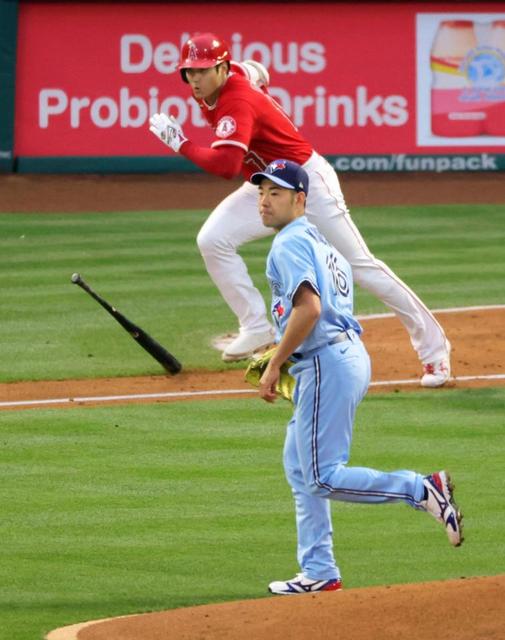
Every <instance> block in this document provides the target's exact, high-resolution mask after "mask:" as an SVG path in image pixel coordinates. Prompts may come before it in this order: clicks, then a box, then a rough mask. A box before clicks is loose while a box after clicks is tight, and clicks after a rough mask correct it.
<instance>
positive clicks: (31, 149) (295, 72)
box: [15, 2, 505, 170]
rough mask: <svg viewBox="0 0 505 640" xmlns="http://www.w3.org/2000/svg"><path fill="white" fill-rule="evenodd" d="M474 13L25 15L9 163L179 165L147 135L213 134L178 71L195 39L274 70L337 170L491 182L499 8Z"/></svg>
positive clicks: (502, 50) (500, 99)
mask: <svg viewBox="0 0 505 640" xmlns="http://www.w3.org/2000/svg"><path fill="white" fill-rule="evenodd" d="M438 6H439V7H440V9H437V7H438ZM472 6H473V5H469V4H464V3H462V4H460V5H458V4H457V3H452V5H448V4H447V3H446V4H440V5H437V4H434V3H430V5H429V9H430V11H429V13H428V12H426V11H425V10H424V8H425V7H426V5H424V4H423V3H384V4H381V3H373V4H372V3H371V4H363V3H360V4H350V3H349V4H347V3H336V4H331V3H330V4H326V3H308V4H298V3H296V4H293V5H289V6H288V5H283V6H282V7H275V6H274V5H271V4H264V3H258V4H244V5H239V4H219V5H213V4H212V3H200V4H198V3H197V4H190V5H189V4H188V5H185V4H182V3H181V4H179V3H178V4H169V3H138V4H137V3H124V4H121V5H119V4H115V3H107V2H104V3H68V4H66V3H47V4H46V3H41V2H37V3H31V2H23V3H21V5H20V12H19V33H18V59H17V83H16V128H15V152H16V155H17V156H19V157H23V156H25V157H32V158H34V157H35V158H36V157H45V158H51V157H95V158H96V157H111V156H113V157H127V158H128V157H129V158H134V157H143V158H146V157H153V158H154V157H156V156H162V155H171V152H169V151H168V150H167V151H166V152H165V149H164V148H160V143H159V141H157V140H156V139H155V138H154V136H152V134H150V133H149V130H148V119H149V116H150V114H152V113H154V112H157V111H164V112H167V113H171V114H173V115H174V116H175V117H176V118H177V119H178V120H179V122H180V123H181V124H182V126H183V128H184V131H185V133H186V135H187V136H188V137H189V138H190V139H192V140H193V141H195V142H197V143H200V144H207V143H208V142H209V141H210V140H211V139H212V134H211V131H210V130H209V129H208V127H207V125H206V124H205V123H204V120H203V118H202V117H201V114H200V112H199V108H198V106H197V104H196V102H195V101H194V100H193V99H192V98H191V96H190V91H189V87H188V85H187V84H185V83H184V82H183V81H182V79H181V76H180V73H179V71H178V69H177V64H178V59H179V50H180V46H181V43H182V42H184V41H185V40H186V39H187V38H188V37H189V35H190V34H192V33H194V32H197V31H199V32H206V31H211V32H215V33H217V34H219V35H220V36H222V37H223V38H224V39H226V40H227V41H228V42H229V45H230V47H231V52H232V56H233V58H234V59H236V60H238V61H240V60H244V59H256V60H258V61H260V62H262V63H263V64H264V65H265V66H266V67H267V68H268V69H269V72H270V76H271V86H270V93H271V95H272V96H273V97H275V99H276V100H277V101H278V102H279V103H280V105H281V106H282V108H283V109H284V110H285V111H286V112H287V114H288V115H289V116H290V117H291V118H292V120H293V121H294V123H295V125H296V126H297V127H299V128H300V130H301V131H302V132H303V134H304V135H305V136H306V137H307V138H308V139H309V141H310V142H311V143H312V144H313V145H314V147H315V148H316V149H317V150H318V151H319V152H320V153H322V154H325V155H327V156H329V157H332V158H334V159H335V162H337V161H338V162H340V164H341V167H340V170H346V169H354V170H365V169H366V170H374V167H373V166H369V167H367V166H366V163H367V162H368V161H370V159H375V166H376V167H377V168H379V169H380V170H414V169H419V170H423V168H424V167H422V166H421V165H420V162H421V160H422V159H423V157H424V156H428V157H431V161H432V162H433V163H434V162H435V160H437V156H438V155H442V156H443V157H444V158H445V163H441V164H439V165H437V166H435V165H434V164H433V166H432V167H431V169H430V170H449V169H453V168H469V169H474V168H480V169H491V170H492V169H497V168H500V167H499V162H500V159H499V156H500V154H504V153H505V2H504V3H503V4H501V3H490V4H486V3H479V5H478V12H477V11H471V10H469V9H470V8H471V7H472ZM448 7H450V11H448ZM457 9H460V10H457ZM463 9H464V10H463ZM454 155H456V156H457V158H459V162H460V165H461V166H459V167H453V166H452V164H453V163H454V158H453V156H454ZM360 158H361V160H360V161H359V162H358V160H357V159H360ZM465 158H466V160H465ZM367 159H368V160H367ZM353 162H354V164H355V166H354V167H353V166H352V165H353ZM357 162H358V164H356V163H357ZM416 162H417V165H416ZM465 162H468V166H466V165H465ZM409 163H410V164H409ZM358 165H359V166H358ZM410 165H411V166H410ZM463 165H465V166H463ZM477 165H479V166H477ZM359 167H362V168H359Z"/></svg>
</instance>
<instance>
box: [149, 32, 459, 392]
mask: <svg viewBox="0 0 505 640" xmlns="http://www.w3.org/2000/svg"><path fill="white" fill-rule="evenodd" d="M179 69H180V71H181V76H182V79H183V80H184V81H185V82H186V83H188V84H189V85H190V87H191V91H192V95H193V97H194V98H195V100H196V101H197V102H198V104H199V106H200V108H201V110H202V114H203V115H204V117H205V118H206V120H207V121H208V123H209V124H210V126H211V127H212V129H213V131H214V134H215V139H214V141H213V142H212V144H211V146H210V148H209V147H202V146H198V145H195V144H194V143H192V142H191V141H190V140H188V139H187V138H186V136H185V135H184V132H183V130H182V127H181V126H180V124H179V123H178V122H177V120H176V119H175V118H174V117H173V116H167V115H166V114H161V113H159V114H154V115H153V116H152V117H151V118H150V130H151V132H152V133H153V134H155V135H156V136H157V137H158V138H159V139H160V140H161V141H162V142H164V143H165V144H166V145H167V146H169V147H170V148H171V149H172V150H173V151H175V152H177V153H181V154H182V155H184V156H185V157H186V158H188V159H189V160H191V161H192V162H194V163H195V164H196V165H197V166H199V167H200V168H202V169H204V170H205V171H208V172H209V173H212V174H214V175H218V176H222V177H223V178H228V179H230V178H233V177H236V176H238V175H240V173H242V175H243V176H244V179H245V182H244V184H242V186H240V187H239V188H238V189H237V190H235V191H234V192H233V193H231V194H230V195H229V196H227V197H226V198H225V199H224V200H223V201H222V202H221V203H220V204H219V205H218V206H217V207H216V209H214V211H213V212H212V213H211V214H210V216H209V217H208V219H207V220H206V222H205V223H204V225H203V226H202V228H201V230H200V232H199V234H198V237H197V243H198V247H199V249H200V252H201V254H202V257H203V259H204V261H205V265H206V267H207V271H208V273H209V275H210V276H211V278H212V280H213V281H214V283H215V284H216V286H217V287H218V289H219V291H220V292H221V295H222V296H223V298H224V299H225V301H226V302H227V304H228V305H229V307H230V308H231V310H232V311H233V313H234V314H235V315H236V316H237V319H238V322H239V335H238V337H237V338H236V339H235V340H234V341H233V342H232V343H231V344H229V345H228V346H227V347H226V349H225V350H224V352H223V354H222V358H223V360H224V361H227V362H230V361H236V360H242V359H245V358H248V357H250V356H251V355H252V354H253V353H254V352H256V351H258V350H260V349H262V348H264V347H265V346H267V345H268V344H270V343H271V342H272V340H273V335H274V334H273V329H272V326H271V324H270V322H269V321H268V319H267V312H266V307H265V302H264V300H263V298H262V296H261V294H260V292H259V291H258V290H257V289H256V288H255V286H254V285H253V282H252V280H251V278H250V276H249V274H248V271H247V267H246V265H245V263H244V261H243V259H242V258H241V257H240V256H239V254H238V252H237V251H238V248H239V247H240V246H241V245H242V244H244V243H247V242H250V241H252V240H256V239H258V238H263V237H265V236H267V235H270V234H271V233H272V231H271V229H269V228H266V227H264V226H263V224H262V222H261V218H260V216H259V214H258V194H257V191H256V189H255V188H254V186H253V185H252V184H250V183H249V182H248V178H249V177H250V176H251V174H252V173H254V172H256V171H262V170H263V169H264V168H265V167H266V166H267V165H268V164H269V163H270V162H271V161H272V160H274V159H275V158H286V159H288V160H292V161H294V162H297V163H298V164H300V165H302V166H303V168H304V170H305V171H306V172H307V173H308V175H309V179H310V184H311V190H310V194H309V196H308V199H307V206H306V215H307V218H308V219H309V221H310V222H311V223H312V224H314V225H315V226H316V227H317V228H318V229H319V230H320V231H321V233H323V235H324V236H325V237H326V238H327V239H328V240H329V241H330V242H331V244H333V245H334V246H335V248H336V249H337V250H338V251H339V252H340V253H341V254H342V255H343V256H344V257H345V258H346V259H347V260H348V262H349V263H350V264H351V267H352V271H353V276H354V280H355V282H357V283H358V284H359V285H360V286H362V287H363V288H364V289H367V290H368V291H370V292H371V293H372V294H374V295H375V296H376V297H377V298H379V299H380V300H381V301H382V302H384V304H386V305H387V306H388V307H389V308H391V309H392V310H393V311H394V312H395V313H396V315H397V316H398V318H399V319H400V321H401V322H402V323H403V325H404V326H405V328H406V329H407V331H408V332H409V335H410V340H411V343H412V346H413V347H414V349H415V351H416V352H417V354H418V357H419V359H420V361H421V362H422V364H423V369H424V371H423V376H422V379H421V384H422V385H423V386H426V387H439V386H441V385H443V384H444V383H445V382H446V381H447V380H448V379H449V377H450V358H449V354H450V344H449V341H448V340H447V338H446V336H445V334H444V331H443V329H442V327H441V326H440V324H439V323H438V322H437V321H436V319H435V318H434V316H433V314H432V313H431V312H430V311H429V309H428V308H427V307H426V306H425V305H424V304H423V302H422V301H421V300H420V299H419V298H418V297H417V296H416V295H415V293H414V292H413V291H412V290H411V289H410V288H409V287H408V286H407V285H406V284H405V283H404V282H402V281H401V280H400V279H399V278H398V276H396V275H395V274H394V273H393V272H392V271H391V269H389V267H387V265H385V264H384V263H383V262H381V261H380V260H378V259H377V258H376V257H375V256H374V255H373V254H372V253H371V252H370V250H369V249H368V247H367V245H366V243H365V241H364V239H363V238H362V236H361V234H360V233H359V231H358V229H357V227H356V226H355V224H354V223H353V221H352V219H351V216H350V213H349V210H348V209H347V206H346V204H345V200H344V196H343V194H342V190H341V188H340V184H339V181H338V177H337V174H336V173H335V171H334V169H333V168H332V167H331V166H330V164H329V163H328V162H327V161H326V160H325V159H324V158H323V157H322V156H320V155H319V154H318V153H317V152H316V151H315V150H314V149H313V148H312V146H311V145H310V144H309V142H307V141H306V140H305V139H304V137H303V136H302V135H301V134H300V132H299V131H298V129H297V128H296V127H295V126H294V124H293V123H292V122H291V120H290V119H289V117H288V116H287V115H286V114H285V113H284V111H283V110H282V108H281V107H280V105H279V104H278V103H277V102H275V101H274V100H273V98H272V97H271V96H269V95H268V90H267V86H268V82H269V77H268V72H267V70H266V69H265V68H264V67H263V66H262V65H261V64H259V63H257V62H255V61H251V60H250V61H245V62H244V63H236V62H234V61H232V60H231V55H230V50H229V47H228V45H227V44H226V43H225V42H224V41H223V40H222V39H221V38H219V37H217V36H215V35H214V34H211V33H202V34H195V35H194V36H192V37H191V38H190V39H189V40H188V41H187V42H186V43H185V44H184V45H183V47H182V50H181V60H180V65H179Z"/></svg>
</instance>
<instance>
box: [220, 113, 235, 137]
mask: <svg viewBox="0 0 505 640" xmlns="http://www.w3.org/2000/svg"><path fill="white" fill-rule="evenodd" d="M236 130H237V123H236V122H235V120H234V119H233V118H232V117H231V116H223V117H222V118H221V120H220V121H219V122H218V123H217V127H216V136H218V137H219V138H229V137H230V136H231V135H232V134H233V133H235V131H236Z"/></svg>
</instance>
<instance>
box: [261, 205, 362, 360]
mask: <svg viewBox="0 0 505 640" xmlns="http://www.w3.org/2000/svg"><path fill="white" fill-rule="evenodd" d="M267 278H268V282H269V283H270V288H271V290H272V308H271V312H272V317H273V319H274V322H275V327H276V331H277V341H279V340H280V339H281V336H282V334H283V333H284V331H285V329H286V325H287V323H288V320H289V316H290V315H291V311H292V309H293V296H294V295H295V293H296V291H297V290H298V288H299V286H300V285H301V284H302V283H303V282H307V283H309V284H310V285H311V287H312V288H313V289H314V291H315V292H316V293H317V294H318V296H319V298H320V300H321V315H320V317H319V320H318V322H317V324H316V326H315V327H314V329H313V330H312V332H311V333H310V335H309V336H308V337H307V338H306V340H305V341H304V342H303V343H302V344H301V345H299V347H298V348H297V351H299V352H302V353H306V352H308V351H312V350H313V349H318V348H320V347H323V346H324V345H326V344H328V342H330V341H331V340H332V339H333V338H334V337H335V336H336V335H337V334H339V333H341V332H342V331H346V330H347V329H354V331H355V332H356V333H358V334H360V333H361V332H362V328H361V325H360V324H359V322H358V321H357V320H356V319H355V318H354V317H353V315H352V313H353V282H352V272H351V267H350V265H349V263H348V262H347V260H346V259H345V258H344V257H343V256H342V255H341V254H340V253H338V251H337V250H336V249H335V248H334V247H332V246H331V245H330V244H329V243H328V242H327V241H326V239H325V238H324V237H323V236H322V235H321V234H320V233H319V231H318V230H317V228H316V227H315V226H314V225H312V224H310V222H309V221H308V220H307V218H306V217H305V216H302V217H300V218H296V220H294V221H293V222H291V223H290V224H288V225H287V226H286V227H284V228H283V229H281V231H279V233H278V234H277V235H276V237H275V239H274V241H273V244H272V248H271V250H270V253H269V255H268V260H267Z"/></svg>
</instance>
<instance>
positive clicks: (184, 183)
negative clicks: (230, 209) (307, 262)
mask: <svg viewBox="0 0 505 640" xmlns="http://www.w3.org/2000/svg"><path fill="white" fill-rule="evenodd" d="M340 182H341V186H342V189H343V192H344V195H345V198H346V201H347V204H348V206H349V207H351V209H352V208H353V207H363V206H383V205H410V204H418V205H423V204H451V203H452V204H471V203H476V204H485V203H490V204H494V203H505V179H504V176H503V173H465V174H460V173H450V174H431V173H370V174H351V173H349V174H341V175H340ZM240 184H241V181H240V180H229V181H227V180H223V179H220V178H214V177H212V176H208V175H204V174H168V175H137V174H132V175H112V176H107V175H103V176H102V175H101V176H94V175H57V176H54V175H29V174H28V175H24V174H22V175H16V174H14V175H1V174H0V213H2V212H12V213H17V212H19V213H32V212H37V213H44V212H48V213H55V212H63V213H73V212H81V211H163V210H166V209H209V210H210V209H212V208H213V207H214V206H215V205H216V204H217V203H218V202H219V201H220V200H221V199H222V198H224V197H225V196H226V195H228V194H229V193H230V192H231V191H232V190H233V189H234V188H236V187H238V186H239V185H240Z"/></svg>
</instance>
